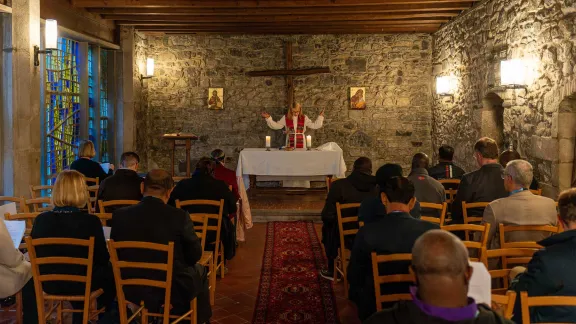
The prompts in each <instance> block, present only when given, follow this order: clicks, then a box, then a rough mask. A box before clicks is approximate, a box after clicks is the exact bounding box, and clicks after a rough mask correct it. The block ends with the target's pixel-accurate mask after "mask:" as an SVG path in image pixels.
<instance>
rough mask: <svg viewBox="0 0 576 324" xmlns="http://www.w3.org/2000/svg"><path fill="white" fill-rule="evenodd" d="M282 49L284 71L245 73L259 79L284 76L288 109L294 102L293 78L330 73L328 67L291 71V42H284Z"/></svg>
mask: <svg viewBox="0 0 576 324" xmlns="http://www.w3.org/2000/svg"><path fill="white" fill-rule="evenodd" d="M284 49H285V55H286V68H285V69H284V70H266V71H252V72H247V73H246V75H247V76H251V77H261V76H285V77H286V93H287V95H288V108H290V107H292V103H293V102H294V76H301V75H312V74H321V73H330V68H329V67H317V68H310V69H293V65H292V42H284Z"/></svg>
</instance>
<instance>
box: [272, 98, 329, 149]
mask: <svg viewBox="0 0 576 324" xmlns="http://www.w3.org/2000/svg"><path fill="white" fill-rule="evenodd" d="M262 117H263V118H265V119H266V123H267V124H268V127H270V128H272V129H282V128H286V130H285V131H284V132H285V133H286V146H287V147H293V148H300V149H303V148H306V135H305V133H306V129H307V128H311V129H318V128H320V127H322V124H323V123H324V110H322V112H321V113H320V115H319V116H318V118H317V119H316V121H315V122H313V121H312V120H311V119H310V118H308V116H306V115H304V114H303V113H302V105H300V104H299V103H294V104H293V105H292V108H291V109H289V110H288V113H287V114H286V116H284V117H282V118H280V120H279V121H277V122H275V121H274V120H273V119H272V117H270V114H268V113H266V112H263V113H262Z"/></svg>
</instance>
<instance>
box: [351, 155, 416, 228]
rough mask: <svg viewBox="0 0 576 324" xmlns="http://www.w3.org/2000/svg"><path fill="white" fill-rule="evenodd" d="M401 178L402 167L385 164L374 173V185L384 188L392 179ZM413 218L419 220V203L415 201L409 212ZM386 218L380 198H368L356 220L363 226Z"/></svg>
mask: <svg viewBox="0 0 576 324" xmlns="http://www.w3.org/2000/svg"><path fill="white" fill-rule="evenodd" d="M401 176H402V167H401V166H400V165H399V164H392V163H387V164H384V165H383V166H381V167H380V168H379V169H378V171H376V184H377V185H378V186H379V187H380V188H384V186H385V184H386V181H388V179H390V178H393V177H401ZM410 215H412V217H414V218H420V202H418V201H416V204H415V205H414V208H412V210H411V211H410ZM384 216H386V207H384V204H382V199H380V196H378V195H376V196H373V197H368V198H366V199H364V200H363V201H362V204H361V205H360V210H359V211H358V220H359V221H360V222H364V224H370V223H374V222H377V221H379V220H380V218H382V217H384Z"/></svg>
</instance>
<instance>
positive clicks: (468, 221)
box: [462, 201, 490, 235]
mask: <svg viewBox="0 0 576 324" xmlns="http://www.w3.org/2000/svg"><path fill="white" fill-rule="evenodd" d="M489 204H490V203H489V202H475V203H467V202H465V201H463V202H462V215H463V216H464V224H475V223H481V222H482V216H479V217H469V216H468V210H469V209H479V208H482V209H485V208H486V207H487V206H488V205H489ZM466 235H468V234H466Z"/></svg>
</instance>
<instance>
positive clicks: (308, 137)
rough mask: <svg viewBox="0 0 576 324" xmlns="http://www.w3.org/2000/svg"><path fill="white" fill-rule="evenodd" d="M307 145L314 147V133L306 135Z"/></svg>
mask: <svg viewBox="0 0 576 324" xmlns="http://www.w3.org/2000/svg"><path fill="white" fill-rule="evenodd" d="M306 147H307V148H311V147H312V135H308V136H306Z"/></svg>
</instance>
